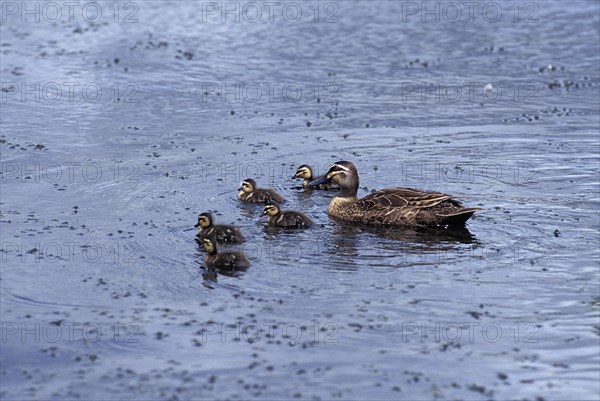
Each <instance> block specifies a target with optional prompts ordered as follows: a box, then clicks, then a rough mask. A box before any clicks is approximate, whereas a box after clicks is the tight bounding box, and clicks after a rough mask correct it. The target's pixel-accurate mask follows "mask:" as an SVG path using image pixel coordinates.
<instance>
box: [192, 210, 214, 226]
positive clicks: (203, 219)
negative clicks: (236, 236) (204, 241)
mask: <svg viewBox="0 0 600 401" xmlns="http://www.w3.org/2000/svg"><path fill="white" fill-rule="evenodd" d="M212 225H213V217H212V214H210V213H208V212H205V213H200V214H199V215H198V222H197V223H196V225H195V226H194V227H202V228H208V227H210V226H212Z"/></svg>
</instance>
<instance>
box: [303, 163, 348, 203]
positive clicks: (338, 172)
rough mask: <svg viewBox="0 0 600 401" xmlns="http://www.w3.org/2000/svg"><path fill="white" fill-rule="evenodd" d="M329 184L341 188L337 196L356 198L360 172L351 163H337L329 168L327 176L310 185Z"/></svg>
mask: <svg viewBox="0 0 600 401" xmlns="http://www.w3.org/2000/svg"><path fill="white" fill-rule="evenodd" d="M329 182H333V183H335V184H337V185H338V186H339V187H340V193H339V194H338V195H337V196H356V193H357V192H358V184H359V176H358V170H357V169H356V166H355V165H354V164H353V163H351V162H348V161H339V162H335V163H333V165H332V166H331V167H330V168H329V171H327V174H325V175H324V176H323V177H321V178H320V179H318V180H315V181H312V182H311V183H310V184H308V185H310V186H317V185H321V184H325V183H329Z"/></svg>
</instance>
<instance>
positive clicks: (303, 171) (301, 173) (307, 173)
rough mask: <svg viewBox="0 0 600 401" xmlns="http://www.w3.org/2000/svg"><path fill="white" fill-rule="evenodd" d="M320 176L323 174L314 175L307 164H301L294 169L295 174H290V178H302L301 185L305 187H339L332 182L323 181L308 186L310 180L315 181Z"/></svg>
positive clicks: (329, 188) (330, 188)
mask: <svg viewBox="0 0 600 401" xmlns="http://www.w3.org/2000/svg"><path fill="white" fill-rule="evenodd" d="M322 177H323V176H318V177H314V176H313V171H312V168H311V167H310V166H309V165H308V164H303V165H301V166H300V167H298V169H297V170H296V174H294V175H293V176H292V179H296V178H302V179H303V181H302V186H303V187H305V188H316V189H325V190H332V189H335V190H337V189H339V187H338V186H337V185H336V184H334V183H333V182H329V183H323V184H320V185H316V186H313V187H311V186H309V184H310V182H311V181H317V180H319V179H321V178H322Z"/></svg>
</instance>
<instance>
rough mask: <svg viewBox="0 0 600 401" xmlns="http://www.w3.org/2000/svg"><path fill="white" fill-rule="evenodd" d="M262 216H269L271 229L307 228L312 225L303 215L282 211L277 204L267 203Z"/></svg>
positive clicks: (291, 211) (308, 218)
mask: <svg viewBox="0 0 600 401" xmlns="http://www.w3.org/2000/svg"><path fill="white" fill-rule="evenodd" d="M263 214H266V215H268V216H269V220H268V224H269V226H271V227H286V228H308V227H310V226H312V225H313V221H312V220H311V219H310V217H308V216H307V215H305V214H304V213H301V212H295V211H293V210H285V211H282V210H281V206H279V204H278V203H277V202H270V203H268V204H267V205H266V206H265V210H264V212H263Z"/></svg>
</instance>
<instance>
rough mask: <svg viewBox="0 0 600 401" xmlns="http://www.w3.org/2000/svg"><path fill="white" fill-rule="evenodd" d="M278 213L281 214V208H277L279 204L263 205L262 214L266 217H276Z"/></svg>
mask: <svg viewBox="0 0 600 401" xmlns="http://www.w3.org/2000/svg"><path fill="white" fill-rule="evenodd" d="M279 213H281V206H279V203H277V202H269V203H267V204H266V205H265V210H264V211H263V214H266V215H267V216H277V215H278V214H279Z"/></svg>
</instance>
